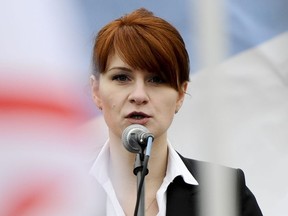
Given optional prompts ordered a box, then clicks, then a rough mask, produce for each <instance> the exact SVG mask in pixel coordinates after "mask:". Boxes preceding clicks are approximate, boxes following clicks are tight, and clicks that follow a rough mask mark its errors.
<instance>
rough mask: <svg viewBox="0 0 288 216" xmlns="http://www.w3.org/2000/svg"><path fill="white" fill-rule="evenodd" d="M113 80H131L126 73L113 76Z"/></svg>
mask: <svg viewBox="0 0 288 216" xmlns="http://www.w3.org/2000/svg"><path fill="white" fill-rule="evenodd" d="M112 80H115V81H119V82H126V81H129V77H128V76H127V75H125V74H117V75H114V76H113V77H112Z"/></svg>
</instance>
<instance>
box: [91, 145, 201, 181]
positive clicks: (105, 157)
mask: <svg viewBox="0 0 288 216" xmlns="http://www.w3.org/2000/svg"><path fill="white" fill-rule="evenodd" d="M108 141H109V140H107V141H106V143H105V144H104V146H103V148H102V149H101V151H100V153H99V155H98V157H97V159H96V161H95V163H94V164H93V166H92V168H91V170H90V174H91V175H92V176H94V177H95V178H96V179H97V180H98V182H99V183H100V184H102V185H103V184H105V183H106V182H107V181H108V180H109V174H108V170H109V157H110V155H109V144H108ZM152 154H153V153H152ZM177 176H182V177H183V180H184V181H185V182H186V183H187V184H192V185H198V182H197V181H196V179H195V178H194V177H193V175H192V174H191V173H190V172H189V170H188V169H187V167H186V166H185V164H184V162H183V161H182V159H181V158H180V156H179V155H178V153H177V152H176V151H175V149H174V148H173V147H172V145H171V144H170V142H168V164H167V170H166V176H165V179H164V181H166V182H167V183H170V182H172V181H173V180H174V178H176V177H177Z"/></svg>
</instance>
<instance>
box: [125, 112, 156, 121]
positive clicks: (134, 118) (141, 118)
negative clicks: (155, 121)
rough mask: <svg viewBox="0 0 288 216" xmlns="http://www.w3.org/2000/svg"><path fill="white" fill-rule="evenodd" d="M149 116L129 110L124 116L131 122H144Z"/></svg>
mask: <svg viewBox="0 0 288 216" xmlns="http://www.w3.org/2000/svg"><path fill="white" fill-rule="evenodd" d="M150 117H151V116H149V115H147V114H146V113H143V112H131V113H129V114H128V115H127V116H126V119H128V120H129V121H130V122H131V123H133V124H145V123H147V121H148V120H149V118H150Z"/></svg>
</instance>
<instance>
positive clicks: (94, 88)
mask: <svg viewBox="0 0 288 216" xmlns="http://www.w3.org/2000/svg"><path fill="white" fill-rule="evenodd" d="M90 86H91V92H92V96H93V101H94V103H95V104H96V106H97V107H98V108H99V109H100V110H102V100H101V97H100V93H99V80H98V79H96V77H95V76H94V75H91V76H90Z"/></svg>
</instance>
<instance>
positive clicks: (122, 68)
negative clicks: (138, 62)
mask: <svg viewBox="0 0 288 216" xmlns="http://www.w3.org/2000/svg"><path fill="white" fill-rule="evenodd" d="M111 70H124V71H128V72H132V69H130V68H127V67H112V68H110V69H108V70H107V71H111Z"/></svg>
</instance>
